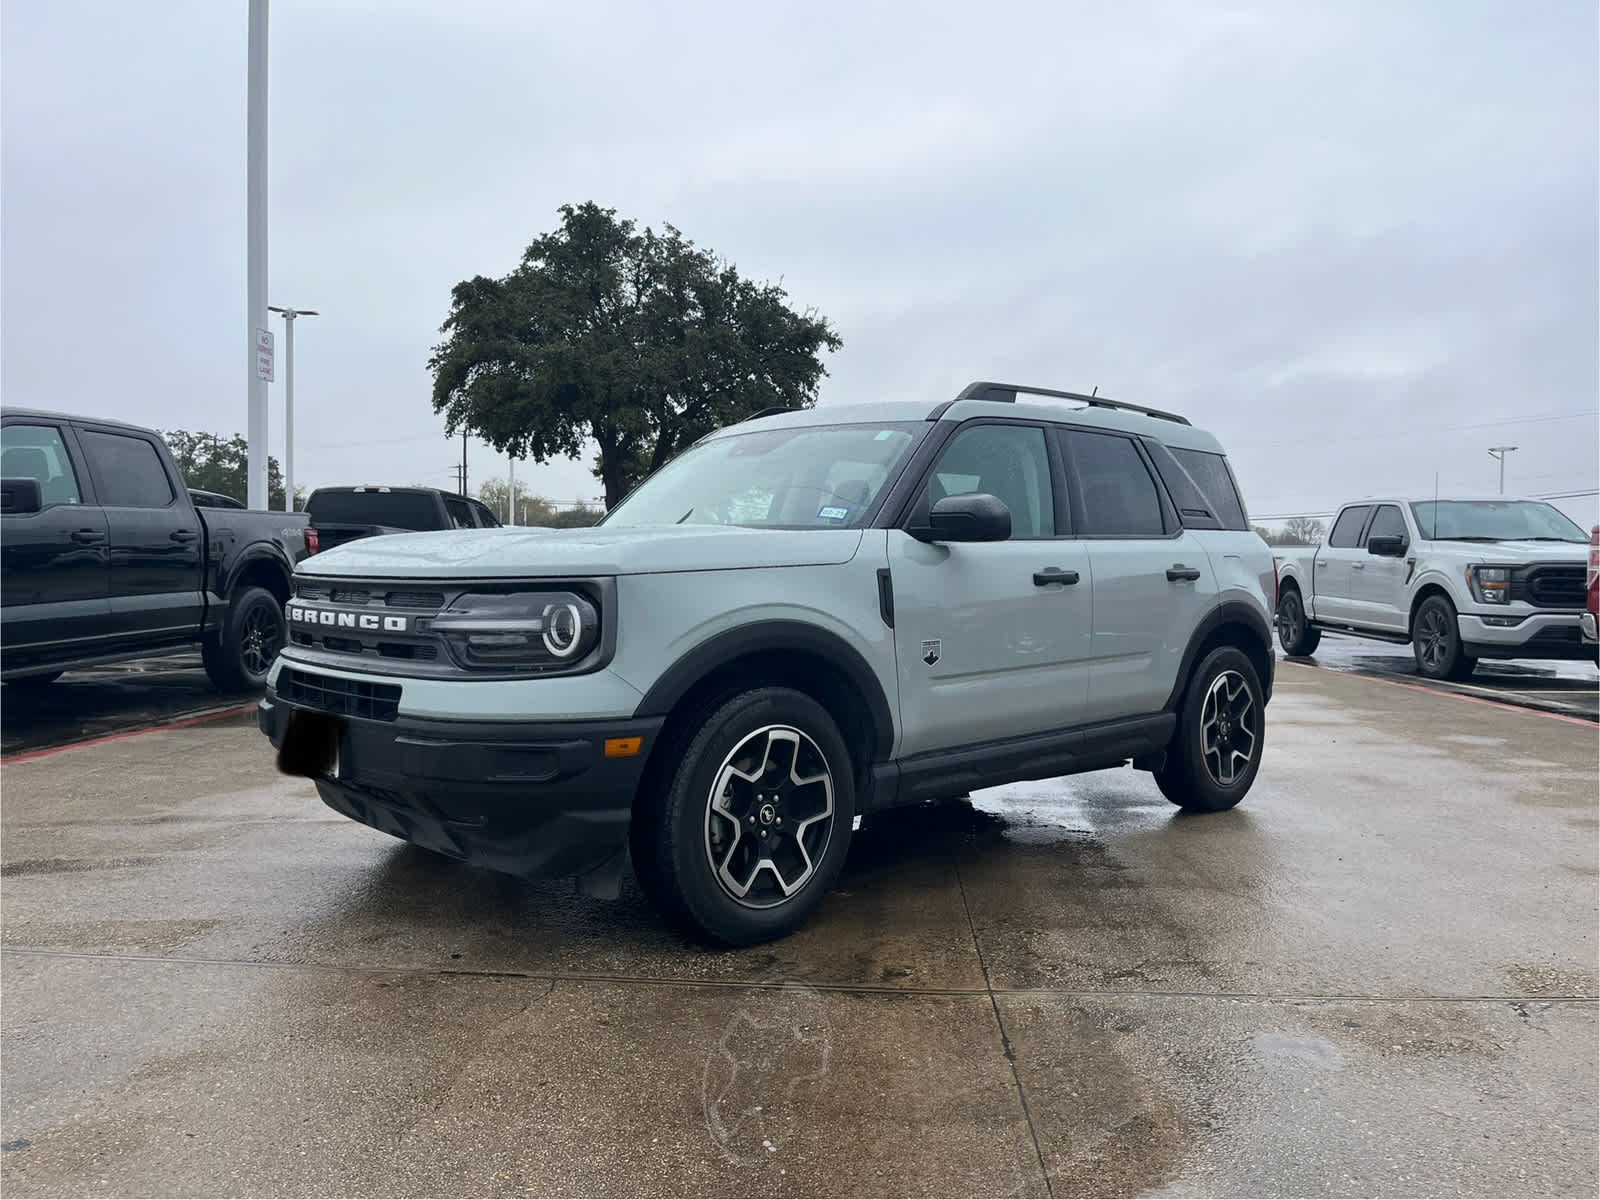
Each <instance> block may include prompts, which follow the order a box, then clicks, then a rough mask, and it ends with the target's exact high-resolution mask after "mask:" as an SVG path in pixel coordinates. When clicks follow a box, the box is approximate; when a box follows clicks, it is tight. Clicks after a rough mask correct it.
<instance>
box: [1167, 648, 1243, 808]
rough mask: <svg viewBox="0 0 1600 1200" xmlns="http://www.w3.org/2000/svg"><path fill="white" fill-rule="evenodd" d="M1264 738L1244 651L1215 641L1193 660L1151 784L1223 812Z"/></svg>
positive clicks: (1191, 804) (1183, 803) (1181, 802)
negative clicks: (1212, 647)
mask: <svg viewBox="0 0 1600 1200" xmlns="http://www.w3.org/2000/svg"><path fill="white" fill-rule="evenodd" d="M1265 744H1266V698H1265V696H1264V695H1263V694H1262V691H1261V679H1260V676H1259V675H1258V674H1257V673H1256V668H1255V664H1254V663H1252V662H1251V661H1250V656H1249V655H1247V654H1246V653H1245V652H1244V651H1243V650H1242V649H1240V648H1239V647H1237V646H1219V647H1217V648H1216V649H1215V650H1212V651H1211V652H1210V653H1209V654H1207V655H1206V656H1205V658H1203V659H1202V660H1201V661H1200V662H1199V664H1198V665H1196V667H1195V669H1194V672H1193V674H1191V675H1190V676H1189V683H1188V686H1187V687H1186V688H1185V689H1184V693H1183V703H1182V705H1181V706H1180V707H1179V709H1178V713H1177V727H1176V729H1174V731H1173V735H1172V743H1171V745H1169V746H1168V748H1167V754H1166V761H1165V763H1164V764H1163V765H1162V767H1161V769H1160V770H1159V771H1157V772H1156V786H1157V787H1159V788H1160V789H1161V794H1162V795H1163V796H1165V797H1166V798H1167V799H1168V800H1170V801H1172V803H1174V804H1176V805H1177V806H1178V807H1179V808H1182V809H1184V810H1186V811H1189V812H1223V811H1225V810H1227V809H1230V808H1232V807H1233V806H1234V805H1236V804H1238V803H1239V801H1241V800H1243V799H1244V797H1245V794H1246V793H1247V792H1248V791H1249V790H1250V787H1251V785H1252V784H1253V783H1254V782H1255V778H1256V772H1257V771H1258V770H1259V769H1260V767H1261V754H1262V750H1263V748H1264V746H1265Z"/></svg>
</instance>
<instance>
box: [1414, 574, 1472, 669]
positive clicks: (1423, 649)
mask: <svg viewBox="0 0 1600 1200" xmlns="http://www.w3.org/2000/svg"><path fill="white" fill-rule="evenodd" d="M1411 649H1412V652H1413V653H1414V654H1415V655H1416V659H1417V673H1418V674H1420V675H1423V676H1426V677H1427V678H1429V679H1465V678H1466V677H1467V676H1468V675H1471V674H1472V672H1473V669H1474V668H1475V667H1476V666H1477V665H1478V660H1477V659H1475V658H1473V657H1472V656H1471V655H1469V654H1467V653H1466V651H1465V650H1464V649H1463V647H1462V645H1461V630H1460V628H1459V627H1458V625H1457V622H1456V609H1455V605H1453V604H1451V603H1450V601H1449V600H1448V599H1447V598H1445V597H1444V596H1442V595H1433V596H1429V597H1428V598H1427V599H1426V600H1424V601H1423V602H1422V607H1420V608H1419V609H1417V616H1416V619H1415V620H1414V621H1413V622H1412V625H1411Z"/></svg>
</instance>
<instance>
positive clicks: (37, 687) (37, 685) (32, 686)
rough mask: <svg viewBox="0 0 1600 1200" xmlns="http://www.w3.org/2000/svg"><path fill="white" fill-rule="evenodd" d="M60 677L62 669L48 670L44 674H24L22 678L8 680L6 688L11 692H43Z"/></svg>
mask: <svg viewBox="0 0 1600 1200" xmlns="http://www.w3.org/2000/svg"><path fill="white" fill-rule="evenodd" d="M60 678H61V672H60V671H46V672H45V673H44V674H42V675H24V676H23V677H22V678H21V679H12V680H10V681H8V682H7V683H6V690H7V691H11V692H42V691H44V689H45V688H47V687H49V686H50V685H51V684H52V683H54V682H55V681H56V680H58V679H60Z"/></svg>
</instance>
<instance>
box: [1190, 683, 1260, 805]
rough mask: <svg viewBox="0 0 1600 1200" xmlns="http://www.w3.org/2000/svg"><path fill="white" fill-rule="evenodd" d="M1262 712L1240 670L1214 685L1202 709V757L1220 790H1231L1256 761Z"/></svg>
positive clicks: (1207, 694) (1208, 691)
mask: <svg viewBox="0 0 1600 1200" xmlns="http://www.w3.org/2000/svg"><path fill="white" fill-rule="evenodd" d="M1260 719H1261V710H1260V708H1259V707H1258V706H1257V705H1256V702H1255V697H1254V696H1252V695H1251V694H1250V685H1249V684H1248V683H1246V682H1245V678H1244V676H1243V675H1241V674H1239V672H1237V671H1223V672H1222V673H1221V674H1220V675H1218V676H1217V677H1216V679H1215V680H1214V681H1213V682H1212V684H1211V687H1210V688H1209V689H1208V690H1207V692H1206V698H1205V702H1204V704H1202V705H1201V709H1200V754H1201V757H1202V758H1203V759H1204V760H1205V764H1206V771H1207V773H1208V774H1210V776H1211V779H1212V781H1213V782H1214V783H1216V784H1217V785H1218V786H1219V787H1232V786H1233V785H1234V784H1235V783H1236V782H1238V779H1239V776H1240V773H1241V772H1243V771H1246V770H1248V769H1249V767H1250V765H1251V763H1253V762H1254V761H1255V752H1256V742H1257V741H1258V740H1259V738H1258V730H1259V722H1260Z"/></svg>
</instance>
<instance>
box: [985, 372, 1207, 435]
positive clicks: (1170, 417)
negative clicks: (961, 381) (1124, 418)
mask: <svg viewBox="0 0 1600 1200" xmlns="http://www.w3.org/2000/svg"><path fill="white" fill-rule="evenodd" d="M1019 392H1020V393H1022V394H1023V395H1025V396H1053V397H1055V398H1056V399H1058V400H1080V401H1082V402H1083V403H1084V404H1091V405H1093V406H1094V407H1095V408H1120V409H1122V410H1123V411H1124V412H1136V413H1143V414H1144V415H1145V416H1147V417H1156V418H1158V419H1159V420H1162V421H1176V422H1177V423H1178V424H1179V425H1188V424H1189V423H1190V421H1189V418H1188V417H1180V416H1179V415H1178V414H1177V413H1171V412H1164V411H1163V410H1161V409H1159V408H1145V407H1144V406H1143V405H1141V404H1124V403H1123V402H1122V401H1121V400H1107V399H1106V398H1105V397H1104V396H1093V395H1091V396H1085V395H1084V394H1083V393H1082V392H1060V391H1057V390H1055V389H1054V388H1042V387H1029V386H1027V385H1026V384H1021V383H990V382H988V381H987V380H980V381H978V382H977V383H969V384H967V386H966V387H964V388H962V389H961V394H960V395H959V396H957V397H956V399H957V400H989V401H993V402H998V403H1000V404H1015V403H1016V402H1017V394H1018V393H1019Z"/></svg>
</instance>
